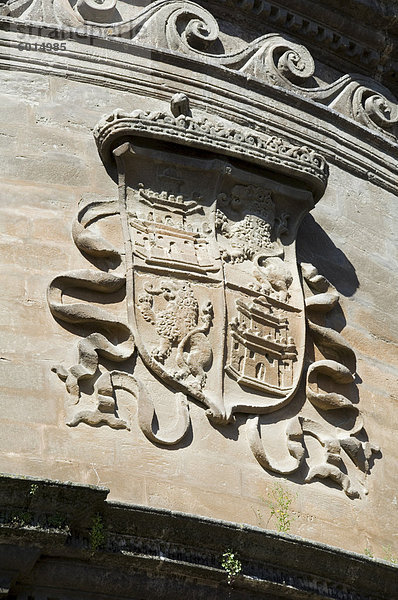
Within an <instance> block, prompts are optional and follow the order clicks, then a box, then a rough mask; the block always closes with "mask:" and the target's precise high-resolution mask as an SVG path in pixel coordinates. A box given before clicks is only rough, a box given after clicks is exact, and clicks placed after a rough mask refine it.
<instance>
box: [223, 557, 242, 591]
mask: <svg viewBox="0 0 398 600" xmlns="http://www.w3.org/2000/svg"><path fill="white" fill-rule="evenodd" d="M221 566H222V568H223V569H225V571H226V572H227V574H228V585H232V583H233V581H234V579H235V578H236V577H237V576H238V575H239V574H240V573H241V571H242V563H241V562H240V560H239V559H238V557H237V555H236V553H235V552H233V551H232V550H227V551H226V552H224V554H223V555H222V562H221Z"/></svg>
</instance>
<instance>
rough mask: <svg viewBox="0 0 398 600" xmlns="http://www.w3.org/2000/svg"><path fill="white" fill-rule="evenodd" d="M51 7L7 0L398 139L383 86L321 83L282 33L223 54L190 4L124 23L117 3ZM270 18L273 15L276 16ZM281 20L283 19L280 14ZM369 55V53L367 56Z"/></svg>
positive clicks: (154, 9) (35, 16) (343, 42)
mask: <svg viewBox="0 0 398 600" xmlns="http://www.w3.org/2000/svg"><path fill="white" fill-rule="evenodd" d="M263 4H264V3H263ZM46 7H47V8H46V10H45V11H44V9H43V3H42V2H41V0H33V1H32V2H31V3H27V4H24V5H23V8H21V3H20V2H19V1H18V0H11V1H10V2H8V3H7V14H9V15H10V16H11V18H15V19H16V20H38V21H45V22H50V23H58V24H60V25H61V26H65V27H78V28H79V31H81V35H84V32H86V34H87V36H89V35H91V34H92V33H95V34H96V35H99V36H104V37H107V36H110V37H115V38H123V39H124V40H129V41H131V42H132V43H134V44H139V45H143V46H147V47H152V46H156V47H158V48H163V49H166V50H169V51H172V52H176V53H180V54H184V55H189V56H191V57H193V58H195V59H196V60H198V61H204V62H205V63H212V64H213V65H215V66H220V67H223V68H228V69H231V70H234V71H238V72H239V73H241V74H242V76H243V77H247V76H251V77H254V78H255V79H257V80H258V81H262V82H264V83H265V84H267V85H271V86H278V87H283V88H286V89H289V90H290V91H292V92H294V93H295V94H297V95H298V96H301V97H303V98H309V99H311V100H313V101H314V102H317V103H320V104H323V105H325V106H328V107H330V108H333V109H334V110H337V111H338V112H340V113H341V114H343V115H345V116H346V117H349V118H351V119H353V120H355V121H356V122H358V123H360V124H362V125H364V126H366V127H368V128H370V129H373V130H376V131H379V132H382V133H383V134H385V135H387V136H390V137H391V136H394V137H396V134H397V123H398V104H397V100H396V98H394V97H393V96H392V95H391V94H390V93H389V91H388V90H387V89H386V88H384V87H383V86H381V85H379V84H376V82H375V81H373V80H372V79H370V78H367V77H363V76H361V75H355V74H352V75H351V74H347V75H344V76H342V77H340V78H339V79H337V80H336V81H334V82H333V83H329V84H319V83H318V82H317V81H318V80H317V79H316V78H315V76H316V73H317V69H316V65H315V61H314V59H313V57H312V55H311V53H310V52H309V51H308V49H307V48H306V47H305V46H303V45H301V44H298V43H297V42H296V41H295V40H294V39H291V38H289V37H287V36H285V35H281V34H277V33H269V34H266V35H263V36H261V37H260V38H258V39H256V40H254V41H252V42H250V43H244V42H240V46H241V48H240V49H239V50H238V51H235V52H232V53H226V51H225V49H224V45H223V40H222V35H221V34H220V30H219V26H218V23H217V20H216V19H215V18H214V16H213V15H212V14H211V13H210V12H209V11H208V10H206V9H205V8H203V7H202V6H200V5H198V4H195V3H194V2H191V1H190V0H186V1H182V0H158V1H157V2H154V3H152V4H150V5H149V6H146V7H145V8H143V9H142V10H141V11H140V12H139V14H138V15H136V16H134V17H133V18H130V19H126V20H123V19H122V18H121V16H120V14H119V13H118V11H117V8H116V0H104V1H103V2H100V3H98V2H96V1H94V0H79V2H78V3H77V4H76V6H75V8H74V9H73V8H72V6H71V4H70V2H69V0H53V1H52V2H51V3H50V4H49V5H48V6H47V5H46ZM262 10H263V9H262ZM280 11H281V9H278V10H277V12H280ZM266 12H267V11H266ZM271 13H272V15H273V17H275V14H276V13H275V11H271V12H270V13H269V14H270V15H271ZM281 15H282V16H283V20H284V22H286V21H285V17H286V15H285V13H284V12H283V11H282V13H281ZM274 20H275V19H274ZM111 24H112V27H110V25H111ZM322 36H323V38H325V40H326V41H328V43H330V44H331V45H335V46H336V49H337V48H340V49H344V48H345V49H346V51H348V50H347V44H348V46H349V47H350V48H353V47H354V46H353V45H352V44H350V43H348V40H347V39H344V38H343V37H342V36H339V40H340V41H339V42H337V41H336V39H337V38H336V35H335V34H330V32H329V33H327V29H325V28H323V30H322ZM370 54H371V53H369V52H368V53H367V54H366V56H367V57H369V56H370ZM364 56H365V53H364Z"/></svg>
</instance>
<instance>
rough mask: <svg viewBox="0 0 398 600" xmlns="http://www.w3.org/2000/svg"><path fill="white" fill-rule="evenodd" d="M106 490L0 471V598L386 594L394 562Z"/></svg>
mask: <svg viewBox="0 0 398 600" xmlns="http://www.w3.org/2000/svg"><path fill="white" fill-rule="evenodd" d="M107 494H108V490H106V489H105V488H99V487H95V486H84V485H80V484H74V483H62V482H58V481H50V480H40V479H35V478H30V477H23V478H18V477H15V476H11V475H2V476H1V477H0V502H1V506H0V515H1V517H0V539H1V543H0V564H1V565H2V566H1V568H0V579H1V581H3V582H6V583H3V592H2V594H3V597H4V596H6V595H7V594H8V596H7V597H9V598H20V597H22V596H20V595H19V594H22V593H29V594H31V595H33V596H34V593H35V589H36V587H38V586H39V585H40V588H41V589H43V588H46V587H48V588H51V590H52V591H51V596H52V597H56V594H57V593H58V594H60V595H61V594H62V597H63V598H65V597H68V598H69V597H71V598H72V597H73V598H75V594H76V593H78V594H79V598H91V597H92V594H93V593H94V594H95V597H96V598H105V597H106V594H112V597H113V598H131V599H134V600H135V599H137V600H138V599H139V598H142V597H152V594H153V595H155V594H156V597H157V598H160V599H168V598H170V599H171V598H175V597H177V596H178V597H179V595H180V594H185V595H187V597H189V598H205V597H207V598H208V597H209V594H211V596H210V597H212V598H224V597H225V594H226V593H227V592H228V593H229V592H230V596H229V597H230V598H231V599H240V598H245V599H246V598H260V597H261V598H267V597H272V598H273V599H275V598H284V597H289V598H293V599H297V600H298V599H302V600H304V599H307V598H308V599H309V598H312V599H314V598H318V599H322V598H329V599H331V598H335V599H340V600H345V599H347V600H348V599H349V600H362V599H363V600H365V599H366V600H369V599H372V600H373V599H374V600H376V599H380V600H389V599H391V600H392V599H393V598H394V595H395V592H396V581H397V575H398V568H397V567H396V566H394V565H390V564H388V563H386V562H384V561H379V560H373V559H369V558H367V557H365V556H361V555H358V554H355V553H350V552H346V551H343V550H339V549H337V548H333V547H330V546H327V545H324V544H319V543H315V542H311V541H309V540H304V539H301V538H298V537H296V536H292V535H288V534H279V533H276V532H273V531H267V530H262V529H259V528H256V527H251V526H248V525H244V524H235V523H228V522H224V521H217V520H213V519H208V518H204V517H199V516H194V515H187V514H182V513H178V512H173V511H169V510H162V509H153V508H149V507H143V506H136V505H127V504H120V503H116V502H109V501H107V500H106V496H107ZM95 519H97V525H96V524H95ZM98 523H99V525H98ZM96 527H97V529H98V527H99V528H100V530H101V531H100V535H99V536H97V542H96V543H95V544H93V534H94V533H95V528H96ZM97 533H98V531H97ZM228 549H232V550H233V551H234V552H236V553H237V554H238V556H239V559H240V560H241V562H242V573H241V574H240V575H239V576H238V577H237V578H236V580H235V581H234V582H233V585H232V586H230V587H228V584H227V576H226V573H225V571H224V570H223V569H222V568H221V557H222V554H223V553H224V552H225V551H226V550H228ZM126 582H128V585H127V586H126ZM4 586H5V587H4ZM65 594H67V596H65ZM69 594H70V595H69ZM268 594H271V596H268ZM0 595H1V594H0Z"/></svg>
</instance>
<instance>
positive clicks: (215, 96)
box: [0, 17, 398, 193]
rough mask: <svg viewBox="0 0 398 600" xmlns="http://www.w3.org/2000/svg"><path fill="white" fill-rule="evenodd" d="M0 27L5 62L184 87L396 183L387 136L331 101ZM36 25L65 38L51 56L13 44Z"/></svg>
mask: <svg viewBox="0 0 398 600" xmlns="http://www.w3.org/2000/svg"><path fill="white" fill-rule="evenodd" d="M0 27H1V29H2V30H3V33H2V34H1V39H0V49H1V48H2V50H0V52H1V54H0V60H1V62H2V64H3V66H4V68H6V69H14V70H23V71H27V72H35V73H42V74H48V75H53V76H60V77H65V76H67V77H68V78H69V79H73V80H75V81H81V82H87V83H91V84H94V85H100V86H106V87H110V88H112V89H118V90H124V91H127V92H129V93H134V94H137V95H139V96H143V97H148V95H149V96H150V97H153V98H158V99H160V100H164V101H165V102H167V103H168V102H169V100H170V97H171V96H172V95H173V94H174V93H176V92H179V91H184V92H186V93H187V94H188V95H189V97H190V99H191V105H192V107H194V108H195V109H197V110H199V111H201V110H203V112H206V113H207V114H210V115H212V114H213V115H216V116H217V117H221V118H223V119H226V120H227V121H229V122H231V123H233V124H237V125H242V126H244V127H247V128H250V129H253V130H254V131H256V132H259V133H261V132H263V133H265V134H266V135H271V136H272V135H274V136H282V137H285V138H287V139H289V140H290V141H291V143H293V144H294V145H309V146H311V147H313V148H316V149H317V150H319V151H320V152H321V153H322V154H323V155H324V156H325V157H326V159H327V160H328V162H329V163H330V164H337V165H339V166H340V167H342V168H343V169H346V170H348V171H350V172H353V173H354V174H356V175H357V176H359V177H361V178H366V179H370V180H372V181H373V182H374V183H375V184H376V185H379V186H381V187H384V188H385V189H388V190H389V191H391V192H394V193H396V191H397V189H398V183H397V182H398V178H397V175H398V167H397V164H396V160H395V156H396V152H397V144H396V142H395V141H394V138H393V137H390V136H385V135H383V134H382V133H380V132H379V128H378V127H375V128H374V129H370V128H369V127H366V126H365V125H363V124H362V123H360V122H358V121H354V119H353V118H352V117H349V116H345V115H343V114H341V113H339V112H337V110H336V109H334V108H333V107H331V106H327V105H326V106H325V105H324V104H321V103H319V102H315V101H314V100H313V99H312V98H311V96H309V97H300V96H298V95H297V93H296V92H295V91H294V90H293V89H289V88H286V87H285V88H283V87H281V86H279V85H272V84H271V83H267V82H264V81H260V80H259V79H257V78H255V77H251V76H248V75H247V74H246V73H244V72H243V73H242V72H241V71H240V70H230V69H229V68H228V67H225V66H222V65H218V64H214V63H213V62H209V61H208V60H204V59H200V58H199V57H197V56H196V55H194V56H193V55H190V54H186V55H184V54H179V53H177V52H174V51H170V50H163V49H159V48H153V47H152V48H149V49H148V48H147V47H143V46H142V45H139V44H134V43H131V42H129V41H125V40H123V39H118V38H104V37H102V36H98V35H97V36H94V34H92V36H91V38H90V39H91V41H92V43H94V44H95V47H96V53H95V56H93V53H92V48H91V46H90V45H89V44H88V43H87V37H86V36H85V35H84V34H82V33H81V32H79V36H77V35H76V30H74V29H71V28H69V29H66V28H64V27H62V26H49V25H45V24H33V25H32V24H29V23H20V24H18V31H19V33H18V32H16V31H13V29H14V23H13V22H12V21H11V20H10V19H9V18H4V17H3V18H2V19H1V20H0ZM37 27H40V28H41V31H40V34H41V36H42V37H43V38H44V39H45V38H46V36H48V35H51V34H53V33H54V31H55V32H58V34H59V35H63V36H64V39H66V40H68V45H67V51H66V52H63V53H53V54H52V55H51V61H49V60H48V56H47V55H46V54H45V53H43V52H39V51H38V52H34V51H31V52H28V53H27V52H25V53H24V52H20V51H18V43H19V40H20V36H21V35H23V36H24V39H25V40H26V39H32V41H33V40H34V39H35V38H34V36H33V35H32V28H33V30H35V28H37ZM26 36H27V37H26ZM49 39H52V38H49ZM148 52H149V56H150V61H148ZM133 57H134V60H132V58H133ZM351 85H353V84H352V82H351ZM354 85H356V84H354ZM357 89H358V87H357ZM242 90H244V94H242ZM93 126H94V123H93Z"/></svg>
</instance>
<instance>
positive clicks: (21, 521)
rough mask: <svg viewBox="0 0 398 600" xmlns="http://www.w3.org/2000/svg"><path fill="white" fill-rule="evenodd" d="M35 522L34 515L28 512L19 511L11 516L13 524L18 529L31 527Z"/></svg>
mask: <svg viewBox="0 0 398 600" xmlns="http://www.w3.org/2000/svg"><path fill="white" fill-rule="evenodd" d="M32 521H33V515H32V513H31V512H29V511H27V510H18V511H16V512H14V513H13V514H12V516H11V522H12V524H13V525H15V526H16V527H24V526H25V525H31V524H32Z"/></svg>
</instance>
